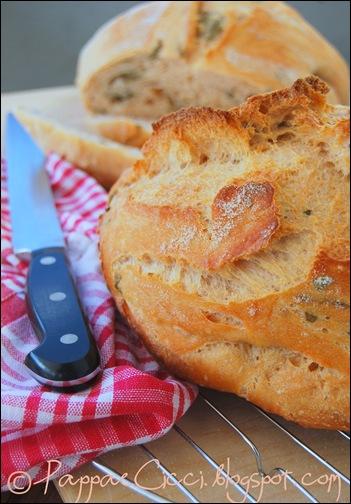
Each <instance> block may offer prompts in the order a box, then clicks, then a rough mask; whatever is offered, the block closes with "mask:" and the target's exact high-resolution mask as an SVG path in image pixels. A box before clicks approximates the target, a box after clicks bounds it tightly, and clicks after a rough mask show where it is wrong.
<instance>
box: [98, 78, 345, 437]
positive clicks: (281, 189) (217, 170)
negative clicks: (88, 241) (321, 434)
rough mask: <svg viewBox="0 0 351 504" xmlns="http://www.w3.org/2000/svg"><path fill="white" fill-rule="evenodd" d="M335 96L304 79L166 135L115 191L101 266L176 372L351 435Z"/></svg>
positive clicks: (160, 133)
mask: <svg viewBox="0 0 351 504" xmlns="http://www.w3.org/2000/svg"><path fill="white" fill-rule="evenodd" d="M326 92H327V88H326V86H325V85H324V84H323V83H322V82H321V81H319V80H318V79H316V78H314V77H311V78H308V79H305V80H304V81H297V82H296V83H295V84H294V85H293V86H292V87H291V88H290V89H284V90H281V91H277V92H274V93H272V94H270V95H262V96H257V97H253V98H250V99H249V100H248V101H247V102H246V103H245V104H244V105H242V106H241V107H238V108H236V109H232V110H230V111H226V112H225V111H220V110H212V109H207V108H201V109H188V110H182V111H179V112H178V113H176V114H171V115H169V116H167V117H165V118H162V119H161V120H160V121H158V122H157V123H156V124H155V125H154V133H153V135H152V137H151V138H150V140H148V142H147V143H146V144H145V146H144V149H143V151H144V158H143V159H142V160H140V161H138V162H137V163H136V164H135V166H134V168H133V169H132V170H128V171H126V172H125V173H124V174H123V176H122V177H121V179H120V180H119V181H118V182H117V183H116V184H115V186H114V187H113V188H112V190H111V193H110V208H109V210H108V212H107V213H106V214H105V215H104V217H103V219H102V225H101V261H102V268H103V271H104V274H105V277H106V280H107V284H108V286H109V288H110V290H111V292H112V294H113V296H114V298H115V300H116V303H117V306H118V307H119V309H120V311H121V312H122V313H123V314H124V315H125V316H126V317H127V318H128V320H129V321H130V323H131V324H132V325H133V326H134V327H135V329H136V330H137V331H138V332H139V333H140V335H141V337H142V338H143V340H144V341H145V343H146V344H147V346H148V347H149V348H150V349H151V350H152V351H153V352H154V353H155V354H156V355H157V356H158V358H160V359H161V360H162V361H163V362H164V363H165V364H166V365H167V366H168V367H169V368H170V369H173V370H174V371H175V372H176V373H177V374H179V375H180V376H183V377H185V378H187V379H190V380H193V381H194V382H196V383H200V384H202V385H206V386H209V387H213V388H217V389H220V390H226V391H231V392H235V393H237V394H239V395H241V396H243V397H246V398H247V399H248V400H251V401H253V402H255V403H256V404H259V405H260V406H262V407H263V408H265V409H266V410H268V411H271V412H273V413H278V414H280V415H282V416H284V417H285V418H287V419H291V420H294V421H296V422H298V423H300V424H302V425H305V426H310V427H317V428H329V429H335V428H338V429H347V428H348V425H349V411H348V394H349V332H348V327H347V325H348V320H349V303H350V301H349V232H348V231H349V229H348V228H349V197H348V194H347V193H348V191H349V185H348V182H347V181H348V177H349V152H348V138H347V133H348V129H349V126H348V121H349V119H348V110H347V109H346V108H345V107H333V106H330V105H328V104H327V103H326V100H325V93H326ZM248 187H251V189H255V190H253V191H251V190H250V191H249V196H250V197H249V198H248V199H247V198H246V196H248V194H247V193H246V190H247V188H248ZM252 196H253V197H252ZM216 219H219V220H220V226H218V229H219V230H221V234H220V237H219V240H218V242H216V237H217V238H218V229H216V224H215V223H216ZM228 219H229V221H230V226H229V227H228ZM217 222H218V221H217ZM278 223H279V227H278V226H277V225H278ZM251 226H252V227H251ZM270 226H272V227H270ZM260 232H262V235H260ZM216 233H217V234H216ZM231 233H232V234H231ZM258 236H260V238H262V240H259V241H258V242H256V241H255V240H256V237H258ZM253 243H254V244H255V245H253ZM210 259H211V260H210Z"/></svg>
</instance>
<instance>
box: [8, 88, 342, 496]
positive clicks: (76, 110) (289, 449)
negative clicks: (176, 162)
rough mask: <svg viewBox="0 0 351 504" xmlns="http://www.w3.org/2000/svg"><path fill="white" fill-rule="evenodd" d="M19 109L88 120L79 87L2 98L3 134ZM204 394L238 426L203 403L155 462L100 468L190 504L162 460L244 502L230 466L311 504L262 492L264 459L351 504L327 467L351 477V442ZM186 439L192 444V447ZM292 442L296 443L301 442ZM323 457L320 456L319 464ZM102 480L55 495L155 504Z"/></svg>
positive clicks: (256, 489) (93, 472)
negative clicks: (7, 120)
mask: <svg viewBox="0 0 351 504" xmlns="http://www.w3.org/2000/svg"><path fill="white" fill-rule="evenodd" d="M62 104H64V106H62ZM16 106H28V107H31V108H35V109H38V110H42V111H44V112H45V111H47V110H48V109H49V110H50V111H52V110H57V111H58V113H60V116H61V119H62V120H65V118H67V120H74V121H76V122H77V123H79V122H80V121H82V120H84V119H83V109H82V107H81V105H80V104H79V101H78V95H77V92H76V90H75V89H74V88H73V87H61V88H52V89H41V90H34V91H28V92H27V91H26V92H21V93H10V94H6V95H3V96H2V98H1V122H2V133H3V120H4V117H5V114H6V112H7V111H9V110H10V109H12V108H13V107H16ZM202 393H203V394H204V396H205V397H207V399H208V400H210V404H212V405H213V406H215V407H216V408H217V409H218V410H219V411H220V412H221V413H222V414H223V415H225V417H226V418H227V420H228V421H230V422H232V425H229V424H228V421H226V420H225V419H224V418H223V417H221V416H220V415H219V414H218V413H216V412H215V411H214V409H213V408H212V407H211V406H210V405H209V404H208V403H206V402H205V400H204V398H203V397H202V396H201V397H199V398H198V399H197V401H196V402H195V404H194V405H193V407H192V408H191V409H190V410H189V411H188V413H187V414H186V415H185V416H184V418H182V419H181V420H180V421H179V422H178V426H179V428H180V429H181V431H179V430H178V431H175V430H174V429H172V430H171V431H170V432H169V433H168V434H167V435H165V436H164V437H163V438H161V439H159V440H155V441H153V442H151V443H148V444H147V445H146V447H147V448H148V450H149V454H148V453H146V452H145V450H144V449H143V448H142V447H138V446H137V447H129V448H124V449H120V450H114V451H111V452H109V453H107V454H105V455H103V456H101V457H99V459H98V461H99V462H100V463H102V464H105V465H106V466H109V467H110V468H112V469H114V470H115V471H118V472H119V473H127V474H128V478H129V479H130V480H132V481H133V480H134V478H135V475H137V480H136V481H137V483H138V484H139V486H144V487H148V488H154V489H156V488H157V490H155V492H157V494H159V495H160V496H163V497H164V498H165V499H168V500H169V501H172V502H189V498H188V497H185V496H184V495H183V494H182V493H181V492H180V491H179V490H178V489H177V488H176V487H175V486H171V484H169V482H167V481H165V476H164V475H163V474H162V472H160V470H158V469H157V461H158V460H159V461H160V462H161V463H162V464H163V466H164V467H165V468H167V469H168V470H169V471H171V472H173V473H175V474H176V478H177V479H178V480H181V481H184V478H185V482H186V484H185V485H184V486H185V487H186V488H187V490H188V491H190V492H191V493H192V494H193V495H194V496H195V497H196V499H197V501H199V502H233V501H236V502H244V500H243V498H244V497H243V496H242V494H241V493H240V492H239V491H238V490H237V489H236V487H235V486H233V485H232V484H227V485H228V486H226V480H225V479H223V477H222V478H221V477H220V474H219V472H218V468H217V469H216V466H215V464H216V463H217V464H219V465H221V464H223V469H224V470H227V472H229V473H230V474H231V475H232V476H233V475H236V479H238V478H239V477H240V481H241V485H242V487H243V488H247V489H248V490H249V493H250V494H251V495H252V496H253V497H254V498H255V499H256V500H257V501H260V502H309V501H310V500H309V498H308V496H306V495H304V494H303V493H301V491H300V490H299V489H297V488H296V487H295V486H294V484H293V483H292V482H291V481H289V480H286V478H285V477H284V476H282V475H281V476H280V478H279V477H276V478H275V479H274V480H272V479H271V480H270V481H269V480H268V478H266V482H265V484H263V483H262V480H260V479H259V478H258V476H257V455H258V454H259V456H260V458H261V462H262V464H263V469H264V471H265V472H266V473H270V472H271V471H272V470H273V469H274V468H281V469H285V470H286V471H289V472H291V476H292V477H293V478H294V479H295V480H296V481H297V482H300V483H301V482H302V481H303V482H304V483H305V486H304V488H305V490H306V491H308V492H310V494H313V495H314V496H315V498H316V499H317V501H319V502H349V500H350V493H349V485H347V484H346V483H345V482H344V481H343V480H342V479H341V478H340V477H336V478H334V479H333V478H332V477H331V474H332V472H333V471H332V470H331V468H330V466H326V465H325V463H326V462H325V461H328V463H329V464H332V466H334V467H335V468H336V469H338V470H339V471H341V473H343V474H344V475H346V476H349V470H350V468H349V440H347V439H346V437H344V436H343V435H342V434H340V433H338V432H327V431H318V430H309V429H303V428H301V427H299V426H297V425H294V424H292V423H288V422H285V421H283V420H281V419H279V418H277V417H272V418H273V420H278V421H279V422H280V424H281V427H282V428H285V429H288V431H289V432H290V434H289V433H287V432H286V431H283V430H282V428H279V427H278V426H277V425H275V424H274V423H273V422H272V420H271V419H269V418H267V417H265V416H264V415H263V414H262V413H261V412H260V411H259V410H257V409H256V408H255V407H254V406H252V405H250V404H249V403H247V402H246V401H244V400H241V399H239V398H237V397H235V396H233V395H231V394H222V393H218V392H214V391H208V390H203V391H202ZM182 433H185V435H186V436H188V438H186V439H185V438H184V434H183V435H182ZM291 435H294V436H297V438H298V439H299V441H300V442H297V441H296V439H293V438H292V437H291ZM245 436H246V437H245ZM194 443H196V445H194ZM306 446H307V447H308V450H309V451H307V450H306ZM201 450H202V451H201ZM255 450H256V452H255ZM311 450H313V452H311ZM255 453H256V456H255ZM316 454H319V455H318V456H319V459H317V458H316ZM150 457H151V459H150ZM209 457H210V458H209ZM323 461H324V465H323ZM255 473H256V476H255ZM94 476H96V477H100V481H99V482H98V479H97V478H94V479H93V477H94ZM102 476H103V474H102V473H101V472H99V471H98V470H97V469H96V468H95V467H94V466H93V464H92V463H89V464H86V465H85V466H83V467H81V468H80V469H79V470H77V471H75V472H74V474H72V478H71V479H70V481H68V479H67V478H66V479H65V480H63V481H61V486H60V484H59V482H58V481H56V487H57V488H58V491H59V492H60V495H61V497H62V499H63V501H64V502H88V501H89V502H150V501H149V500H147V499H146V498H145V497H142V496H140V495H138V494H136V493H134V491H132V490H130V489H128V488H126V487H124V486H122V485H121V484H118V485H112V484H111V483H109V484H107V485H106V486H105V487H102V486H101V484H103V483H106V482H107V478H105V480H101V478H102ZM250 477H251V479H250ZM92 482H95V484H92ZM63 483H65V484H64V485H63ZM90 487H92V489H91V494H90ZM89 494H90V495H89Z"/></svg>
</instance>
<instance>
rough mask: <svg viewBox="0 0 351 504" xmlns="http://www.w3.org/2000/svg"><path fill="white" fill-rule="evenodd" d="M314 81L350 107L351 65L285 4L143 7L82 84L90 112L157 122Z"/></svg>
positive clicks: (112, 28) (111, 32)
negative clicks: (304, 80)
mask: <svg viewBox="0 0 351 504" xmlns="http://www.w3.org/2000/svg"><path fill="white" fill-rule="evenodd" d="M309 74H315V75H318V76H320V77H321V78H322V79H323V80H324V81H326V82H327V83H328V84H329V86H330V89H331V93H330V97H329V100H330V101H331V102H332V103H348V91H349V71H348V67H347V64H346V62H345V61H344V60H343V59H342V57H341V56H340V54H339V53H338V52H337V51H336V49H335V48H334V47H332V46H331V45H330V44H329V43H328V42H327V41H326V40H325V39H324V38H323V37H322V35H321V34H320V33H318V32H317V31H316V30H315V29H314V28H313V27H312V26H311V25H310V24H309V23H308V22H307V21H306V20H304V19H303V17H302V16H301V15H300V14H298V12H296V11H295V10H294V9H293V8H291V7H289V6H288V5H286V4H284V3H283V2H278V1H274V2H255V1H249V2H246V1H245V2H241V1H238V2H198V1H191V2H176V1H172V2H146V3H143V4H142V5H140V6H137V7H134V8H132V9H130V10H129V11H127V12H126V13H124V14H122V15H120V16H118V17H116V18H115V19H112V20H111V21H109V22H108V23H106V24H105V25H104V26H102V27H101V28H100V29H99V30H98V31H97V32H96V34H95V35H94V36H93V37H92V38H91V39H90V40H89V41H88V42H87V44H86V45H85V46H84V47H83V49H82V51H81V53H80V57H79V62H78V69H77V79H76V81H77V84H78V87H79V89H80V92H81V96H82V99H83V102H84V104H85V106H86V107H87V108H88V110H90V111H91V112H93V113H97V114H104V113H107V114H116V115H128V116H132V117H141V118H148V119H158V118H159V117H160V116H161V115H163V114H166V113H169V112H172V111H174V110H177V109H180V108H181V107H188V106H211V107H219V108H223V109H227V108H229V107H232V106H234V105H238V104H240V103H242V102H243V101H244V100H245V99H246V98H247V97H249V96H252V95H255V94H258V93H265V92H268V91H273V90H276V89H281V88H284V87H285V86H288V85H291V84H292V83H293V82H294V80H295V79H297V78H299V77H305V76H306V75H309Z"/></svg>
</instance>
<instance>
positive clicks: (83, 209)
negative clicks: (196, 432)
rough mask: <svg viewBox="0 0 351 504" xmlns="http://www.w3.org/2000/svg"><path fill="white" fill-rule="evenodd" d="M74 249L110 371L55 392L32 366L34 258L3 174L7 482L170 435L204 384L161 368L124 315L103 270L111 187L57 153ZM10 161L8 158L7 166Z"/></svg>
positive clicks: (56, 177)
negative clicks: (22, 245) (29, 305)
mask: <svg viewBox="0 0 351 504" xmlns="http://www.w3.org/2000/svg"><path fill="white" fill-rule="evenodd" d="M46 168H47V170H48V173H49V176H50V180H51V184H52V188H53V191H54V196H55V201H56V206H57V209H58V212H59V216H60V221H61V226H62V228H63V230H64V234H65V238H66V243H67V249H68V256H69V259H70V262H71V265H72V268H73V271H74V274H75V278H76V283H77V286H78V290H79V292H80V296H81V299H82V303H83V306H84V309H85V311H86V314H87V316H88V318H89V321H90V323H91V326H92V328H93V332H94V336H95V338H96V341H97V343H98V346H99V348H100V352H101V357H102V364H103V373H102V376H101V380H99V381H97V382H96V383H95V384H94V385H93V386H92V387H91V388H88V389H87V390H84V391H81V392H76V393H60V392H54V391H52V390H50V389H49V388H47V387H45V386H42V385H39V384H38V383H37V382H36V381H35V380H34V379H33V378H31V377H30V376H29V375H28V374H27V372H26V369H25V367H24V365H23V360H24V358H25V356H26V354H27V353H28V352H29V351H30V350H32V349H33V347H35V346H36V345H37V338H36V336H35V334H34V332H33V330H32V328H31V325H30V323H29V320H28V317H27V313H26V306H25V299H24V289H25V280H26V271H27V264H26V263H24V262H21V261H19V260H18V259H17V258H16V256H15V255H14V254H13V252H12V250H11V227H10V215H9V210H8V205H7V193H6V177H5V175H4V176H3V177H2V191H3V193H2V214H1V215H2V219H1V234H2V253H1V259H2V275H1V287H2V295H1V308H2V310H1V312H2V317H1V335H2V336H1V346H2V352H1V367H2V375H1V376H2V377H1V387H2V392H1V406H2V408H1V410H2V455H1V458H2V488H3V489H5V488H6V487H7V488H9V486H12V487H13V485H14V484H15V482H17V483H19V482H20V484H21V485H23V484H24V483H23V479H25V478H22V479H21V478H19V479H18V478H17V479H16V477H17V476H20V474H21V473H20V472H21V471H24V472H27V473H28V474H29V475H30V478H31V479H32V481H38V480H39V479H41V478H44V477H45V476H46V470H47V464H46V461H48V460H50V459H58V460H60V462H61V463H62V466H61V469H60V470H59V471H58V472H57V473H56V474H55V477H58V476H60V475H62V474H66V473H68V472H71V471H72V470H73V469H74V468H76V467H78V466H79V465H81V464H83V463H85V462H87V461H89V460H90V459H92V458H94V457H96V456H97V455H99V454H101V453H103V452H106V451H108V450H111V449H113V448H119V447H122V446H129V445H133V444H138V443H144V442H147V441H150V440H152V439H155V438H157V437H159V436H162V435H163V434H165V433H166V432H167V431H168V430H169V429H170V428H171V427H172V425H173V423H174V422H175V421H176V420H177V419H178V418H179V417H180V416H181V415H183V414H184V412H185V411H186V410H187V408H189V406H190V405H191V403H192V401H193V400H194V399H195V397H196V393H197V391H196V388H195V387H193V386H191V385H189V384H187V383H182V382H181V381H179V380H176V379H175V378H173V377H172V376H171V375H169V374H168V373H167V372H166V371H164V370H162V369H161V368H160V366H159V365H158V364H157V363H156V362H155V360H154V359H153V358H152V356H151V355H150V354H149V353H148V351H147V350H146V349H145V348H144V346H143V345H142V343H141V342H140V341H139V340H138V339H137V337H136V336H135V334H133V333H132V331H131V330H130V329H128V328H127V327H126V326H125V325H123V323H122V322H115V314H116V312H115V308H114V303H113V301H112V298H111V296H110V294H109V292H108V290H107V288H106V286H105V283H104V279H103V277H102V275H101V271H100V267H99V260H98V252H97V240H98V237H97V222H98V217H99V215H100V214H101V213H102V211H103V209H104V207H105V204H106V198H107V196H106V192H105V191H104V190H103V189H102V188H101V187H100V186H99V185H98V184H97V183H96V181H95V180H94V179H92V178H91V177H89V176H87V175H86V174H85V173H83V172H81V171H80V170H77V169H75V168H74V167H73V166H71V165H70V164H69V163H67V162H65V161H63V160H61V159H60V158H58V157H57V156H56V155H51V156H49V158H48V160H47V166H46ZM4 172H5V167H4V166H3V174H4Z"/></svg>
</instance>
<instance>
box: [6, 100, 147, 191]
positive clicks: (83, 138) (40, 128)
mask: <svg viewBox="0 0 351 504" xmlns="http://www.w3.org/2000/svg"><path fill="white" fill-rule="evenodd" d="M14 114H15V115H16V117H17V118H18V120H19V121H20V122H21V123H22V124H23V125H24V126H25V127H26V128H27V129H28V131H29V132H30V134H31V135H32V136H33V138H34V139H35V140H36V141H37V142H38V145H39V146H40V147H41V148H42V149H43V150H44V151H45V152H50V151H53V152H56V153H57V154H59V155H60V156H62V157H64V158H65V159H67V161H69V162H70V163H73V164H74V165H75V166H77V167H79V168H82V169H83V170H85V171H87V172H88V173H89V174H91V175H92V176H94V177H95V178H96V179H97V181H98V182H100V183H101V184H102V185H103V186H104V187H106V188H109V187H111V185H112V184H113V183H114V182H115V181H116V180H117V178H118V177H119V175H120V174H121V173H122V171H123V170H124V169H125V168H129V167H130V166H132V165H133V163H134V162H135V161H137V160H138V159H140V158H141V152H140V150H139V149H137V148H134V147H131V146H128V145H122V144H119V143H117V142H113V141H111V140H108V139H105V138H103V137H101V136H98V135H96V134H94V133H92V132H91V131H89V129H88V128H87V127H84V124H83V120H82V124H79V125H78V124H77V125H76V124H73V125H70V124H69V123H68V124H67V121H66V122H65V121H64V122H62V121H60V120H57V119H56V118H54V117H51V116H50V115H47V114H45V113H42V112H36V111H32V110H28V109H24V108H17V109H16V110H14Z"/></svg>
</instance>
